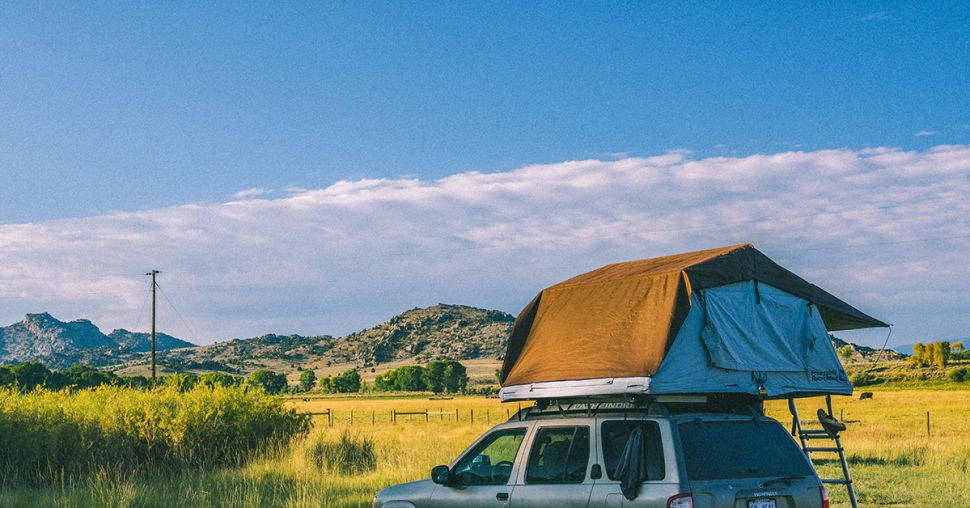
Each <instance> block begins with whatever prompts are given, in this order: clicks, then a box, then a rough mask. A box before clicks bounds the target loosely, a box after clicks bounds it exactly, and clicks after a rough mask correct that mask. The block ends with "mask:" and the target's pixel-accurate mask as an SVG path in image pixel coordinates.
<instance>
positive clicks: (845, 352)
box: [838, 344, 855, 363]
mask: <svg viewBox="0 0 970 508" xmlns="http://www.w3.org/2000/svg"><path fill="white" fill-rule="evenodd" d="M854 352H855V348H853V347H852V346H850V345H849V344H846V345H844V346H842V347H840V348H839V350H838V353H839V358H841V359H842V361H843V362H845V363H848V362H849V360H851V359H852V353H854Z"/></svg>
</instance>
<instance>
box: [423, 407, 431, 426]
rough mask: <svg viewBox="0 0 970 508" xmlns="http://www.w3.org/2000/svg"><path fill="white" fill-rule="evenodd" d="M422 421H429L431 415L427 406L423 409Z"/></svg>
mask: <svg viewBox="0 0 970 508" xmlns="http://www.w3.org/2000/svg"><path fill="white" fill-rule="evenodd" d="M424 421H425V423H427V422H430V421H431V416H430V415H428V409H427V408H425V410H424Z"/></svg>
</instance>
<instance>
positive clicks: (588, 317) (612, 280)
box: [501, 245, 888, 400]
mask: <svg viewBox="0 0 970 508" xmlns="http://www.w3.org/2000/svg"><path fill="white" fill-rule="evenodd" d="M876 326H888V325H887V324H886V323H883V322H882V321H879V320H877V319H875V318H872V317H870V316H868V315H866V314H864V313H862V312H860V311H859V310H857V309H855V308H854V307H852V306H850V305H849V304H847V303H845V302H843V301H842V300H840V299H838V298H836V297H835V296H833V295H831V294H830V293H828V292H826V291H824V290H822V289H821V288H819V287H817V286H815V285H813V284H811V283H809V282H807V281H805V280H804V279H802V278H800V277H798V276H797V275H795V274H793V273H792V272H790V271H788V270H786V269H784V268H782V267H781V266H779V265H778V264H777V263H775V262H774V261H772V260H771V259H769V258H768V257H767V256H765V255H764V254H762V253H761V252H759V251H758V250H756V249H755V248H754V247H753V246H751V245H736V246H731V247H724V248H720V249H712V250H705V251H698V252H691V253H687V254H679V255H674V256H666V257H661V258H654V259H646V260H641V261H632V262H628V263H617V264H612V265H607V266H604V267H602V268H600V269H597V270H594V271H592V272H588V273H585V274H582V275H579V276H576V277H573V278H572V279H569V280H567V281H564V282H561V283H559V284H556V285H555V286H552V287H549V288H547V289H544V290H543V291H542V292H540V293H539V294H538V295H537V296H536V297H535V298H534V299H533V300H532V302H530V303H529V305H527V306H526V308H525V309H524V310H523V311H522V312H521V313H520V314H519V316H518V318H517V319H516V321H515V325H514V326H513V328H512V335H511V337H510V339H509V345H508V350H507V353H506V356H505V363H504V365H503V366H502V390H501V395H502V398H503V399H504V400H516V399H534V398H543V397H563V396H581V395H609V394H636V393H643V394H661V393H663V394H688V393H752V394H759V393H761V392H762V391H764V392H766V393H767V395H768V396H770V397H774V396H784V395H791V394H805V395H808V394H817V393H851V392H852V387H851V385H850V384H849V382H848V380H847V379H846V376H845V372H844V371H843V369H842V366H841V364H840V363H839V361H838V358H837V357H836V355H835V351H834V348H833V347H832V344H831V342H830V341H829V340H828V335H827V331H830V330H831V331H834V330H849V329H856V328H868V327H876Z"/></svg>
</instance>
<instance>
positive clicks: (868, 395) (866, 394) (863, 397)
mask: <svg viewBox="0 0 970 508" xmlns="http://www.w3.org/2000/svg"><path fill="white" fill-rule="evenodd" d="M871 398H872V392H862V394H861V395H859V400H866V399H871Z"/></svg>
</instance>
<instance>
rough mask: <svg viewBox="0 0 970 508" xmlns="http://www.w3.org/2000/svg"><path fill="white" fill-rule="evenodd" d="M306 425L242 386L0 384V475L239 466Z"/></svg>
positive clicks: (61, 476) (53, 477)
mask: <svg viewBox="0 0 970 508" xmlns="http://www.w3.org/2000/svg"><path fill="white" fill-rule="evenodd" d="M308 429H309V421H308V419H307V418H306V417H303V416H299V415H297V414H296V413H295V412H293V411H292V410H287V409H285V408H284V407H283V405H282V403H281V401H279V400H278V399H275V398H272V397H269V396H267V395H265V394H263V393H262V392H260V391H256V390H246V389H241V388H223V387H203V386H199V387H197V388H195V389H193V390H190V391H187V392H180V391H179V390H178V389H176V388H173V387H160V388H158V389H156V390H151V391H141V390H133V389H129V388H123V387H116V386H102V387H98V388H95V389H91V390H80V391H76V392H68V391H59V392H52V391H48V390H36V391H33V392H28V393H20V392H19V391H13V390H0V482H2V483H3V484H5V485H10V484H15V483H29V484H45V483H46V484H50V483H54V482H64V481H67V480H78V479H85V478H89V477H92V476H98V477H102V478H126V477H129V476H131V475H136V474H145V473H152V474H157V473H163V472H166V471H177V470H182V469H186V468H202V467H220V466H231V465H238V464H242V463H244V462H245V461H246V460H247V459H249V458H250V457H251V456H252V455H253V454H254V453H256V452H259V451H261V450H264V449H266V448H267V447H269V446H273V445H282V444H285V443H286V442H287V441H288V440H289V439H290V438H292V437H294V436H297V435H300V434H303V433H305V432H306V431H307V430H308Z"/></svg>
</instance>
